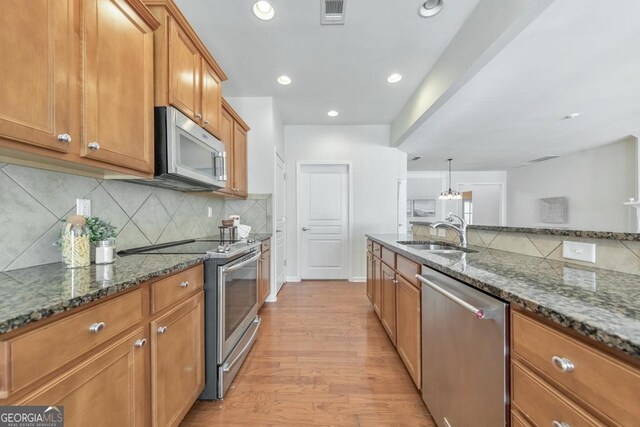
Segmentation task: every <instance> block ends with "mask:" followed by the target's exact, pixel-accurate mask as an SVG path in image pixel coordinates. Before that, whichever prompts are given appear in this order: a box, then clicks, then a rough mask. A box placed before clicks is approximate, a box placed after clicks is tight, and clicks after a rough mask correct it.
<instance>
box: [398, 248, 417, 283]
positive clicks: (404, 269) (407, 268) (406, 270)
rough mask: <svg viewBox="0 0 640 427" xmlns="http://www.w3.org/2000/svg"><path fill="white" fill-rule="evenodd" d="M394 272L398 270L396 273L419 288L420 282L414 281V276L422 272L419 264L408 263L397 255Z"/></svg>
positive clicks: (408, 261)
mask: <svg viewBox="0 0 640 427" xmlns="http://www.w3.org/2000/svg"><path fill="white" fill-rule="evenodd" d="M396 270H398V273H400V274H402V275H403V276H404V277H405V278H406V279H407V280H408V281H409V283H412V284H414V285H416V286H417V287H418V288H419V287H420V282H418V279H416V274H420V272H421V271H422V268H421V267H420V264H418V263H415V262H413V261H410V260H408V259H407V258H405V257H403V256H402V255H398V257H397V259H396Z"/></svg>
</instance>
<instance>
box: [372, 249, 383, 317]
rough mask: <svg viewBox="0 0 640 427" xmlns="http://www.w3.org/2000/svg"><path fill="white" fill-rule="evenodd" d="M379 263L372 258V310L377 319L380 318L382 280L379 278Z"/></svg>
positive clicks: (380, 272) (376, 259)
mask: <svg viewBox="0 0 640 427" xmlns="http://www.w3.org/2000/svg"><path fill="white" fill-rule="evenodd" d="M381 264H382V263H381V262H380V260H379V259H378V258H375V257H374V258H373V281H372V284H373V309H374V310H375V312H376V314H377V315H378V318H380V317H381V310H380V308H381V307H382V283H381V282H382V278H381V274H382V271H381Z"/></svg>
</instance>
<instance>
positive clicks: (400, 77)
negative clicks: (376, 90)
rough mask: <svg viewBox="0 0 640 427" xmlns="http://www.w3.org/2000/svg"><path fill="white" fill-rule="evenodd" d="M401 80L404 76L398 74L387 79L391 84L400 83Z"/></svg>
mask: <svg viewBox="0 0 640 427" xmlns="http://www.w3.org/2000/svg"><path fill="white" fill-rule="evenodd" d="M400 80H402V75H400V74H398V73H393V74H391V75H390V76H389V77H387V81H388V82H389V83H398V82H399V81H400Z"/></svg>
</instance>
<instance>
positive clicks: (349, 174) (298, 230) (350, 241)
mask: <svg viewBox="0 0 640 427" xmlns="http://www.w3.org/2000/svg"><path fill="white" fill-rule="evenodd" d="M304 166H346V167H347V192H348V200H349V203H348V206H347V209H348V214H347V222H348V224H347V265H346V273H347V277H346V280H349V281H353V279H354V278H353V276H352V271H353V269H352V266H351V259H352V257H353V255H352V251H353V162H351V161H344V160H334V161H297V162H296V224H295V226H296V247H297V248H298V256H297V257H296V258H297V263H296V264H297V265H296V268H297V269H298V277H299V278H300V279H301V280H304V278H303V277H302V256H301V254H302V229H301V227H300V217H301V216H302V215H301V209H300V193H301V191H302V189H301V186H300V178H301V177H302V168H303V167H304Z"/></svg>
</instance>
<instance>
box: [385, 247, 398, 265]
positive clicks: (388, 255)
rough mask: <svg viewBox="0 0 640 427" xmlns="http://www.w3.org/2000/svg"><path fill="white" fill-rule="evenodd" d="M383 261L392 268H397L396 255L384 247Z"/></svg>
mask: <svg viewBox="0 0 640 427" xmlns="http://www.w3.org/2000/svg"><path fill="white" fill-rule="evenodd" d="M382 261H384V263H385V264H387V265H388V266H389V267H391V268H396V253H395V252H393V251H390V250H389V249H387V248H385V247H382Z"/></svg>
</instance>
